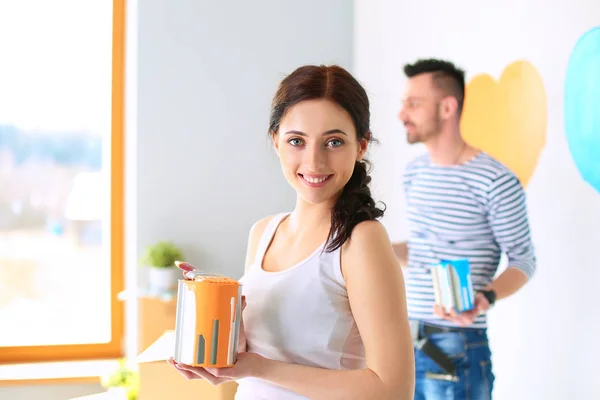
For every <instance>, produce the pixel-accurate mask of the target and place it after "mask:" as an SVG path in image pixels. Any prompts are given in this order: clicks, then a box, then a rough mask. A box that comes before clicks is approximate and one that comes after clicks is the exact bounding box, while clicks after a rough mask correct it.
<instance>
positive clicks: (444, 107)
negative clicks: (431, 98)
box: [440, 96, 458, 119]
mask: <svg viewBox="0 0 600 400" xmlns="http://www.w3.org/2000/svg"><path fill="white" fill-rule="evenodd" d="M457 113H458V100H457V99H456V97H454V96H446V97H444V98H443V99H442V101H441V102H440V116H441V117H442V118H443V119H448V118H452V117H453V116H454V115H456V114H457Z"/></svg>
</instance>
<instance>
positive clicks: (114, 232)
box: [0, 0, 125, 363]
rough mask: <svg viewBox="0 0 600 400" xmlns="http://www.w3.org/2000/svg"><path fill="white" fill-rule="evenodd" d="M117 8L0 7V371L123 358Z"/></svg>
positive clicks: (18, 3)
mask: <svg viewBox="0 0 600 400" xmlns="http://www.w3.org/2000/svg"><path fill="white" fill-rule="evenodd" d="M124 2H125V0H114V1H113V2H111V1H107V0H86V1H81V0H38V1H34V0H14V1H0V54H1V56H2V62H1V63H0V363H2V362H30V361H54V360H68V359H91V358H105V357H116V356H119V355H120V354H122V349H121V343H122V336H123V326H124V323H123V309H122V304H121V303H120V302H119V301H118V300H117V294H118V292H119V291H121V290H122V289H123V275H124V271H123V259H124V254H123V252H124V250H123V237H124V231H123V230H124V227H123V219H124V218H123V211H124V210H123V207H124V198H123V193H124V151H123V150H124V149H123V145H124V138H123V111H124V110H123V102H124V99H123V97H124V89H123V87H124V21H125V15H124V14H125V4H124Z"/></svg>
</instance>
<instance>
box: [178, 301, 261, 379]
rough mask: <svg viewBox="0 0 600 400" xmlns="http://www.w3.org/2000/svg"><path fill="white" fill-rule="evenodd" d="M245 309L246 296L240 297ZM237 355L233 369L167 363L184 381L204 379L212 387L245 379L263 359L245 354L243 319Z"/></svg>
mask: <svg viewBox="0 0 600 400" xmlns="http://www.w3.org/2000/svg"><path fill="white" fill-rule="evenodd" d="M245 308H246V296H242V312H243V311H244V309H245ZM238 349H239V352H238V355H237V361H236V363H235V364H234V366H233V367H228V368H203V367H193V366H191V365H188V364H183V363H178V362H176V361H175V360H174V359H173V357H171V358H170V359H169V360H167V362H168V363H169V364H171V365H172V366H173V367H175V369H176V370H177V371H179V373H180V374H181V375H183V376H184V377H185V378H186V379H205V380H207V381H208V382H210V383H211V384H212V385H219V384H221V383H223V382H227V381H232V380H236V379H240V378H245V377H246V376H251V375H248V374H249V373H252V371H254V370H258V368H256V367H257V366H258V365H259V359H263V357H261V356H259V355H258V354H254V353H246V351H247V344H246V331H245V330H244V318H243V317H242V320H241V321H240V336H239V339H238Z"/></svg>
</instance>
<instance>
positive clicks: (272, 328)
mask: <svg viewBox="0 0 600 400" xmlns="http://www.w3.org/2000/svg"><path fill="white" fill-rule="evenodd" d="M287 215H288V213H284V214H278V215H276V216H274V217H273V218H272V219H271V221H269V223H268V225H267V227H266V228H265V231H264V233H263V235H262V237H261V239H260V242H259V244H258V248H257V250H256V258H255V259H254V262H253V263H252V264H251V265H250V266H249V268H248V270H247V272H246V274H245V275H244V276H243V277H242V279H241V282H242V284H243V287H242V291H243V294H244V295H245V296H246V302H247V303H246V304H247V305H246V308H245V309H244V326H245V329H246V336H247V340H248V351H250V352H253V353H258V354H260V355H262V356H263V357H266V358H269V359H272V360H278V361H283V362H287V363H294V364H302V365H307V366H311V367H320V368H327V369H338V370H339V369H362V368H364V367H365V351H364V346H363V343H362V339H361V337H360V335H359V333H358V328H357V326H356V323H355V321H354V317H353V316H352V312H351V311H350V303H349V302H348V294H347V292H346V284H345V282H344V279H343V277H342V271H341V266H340V249H337V250H335V251H333V252H331V253H327V252H322V250H323V247H324V245H325V243H323V244H322V245H321V246H320V247H319V248H318V249H316V250H315V251H314V252H313V253H312V254H311V255H309V256H308V257H306V258H305V259H304V260H302V261H300V262H299V263H297V264H296V265H294V266H293V267H291V268H288V269H286V270H283V271H279V272H268V271H265V270H263V269H262V262H263V258H264V255H265V252H266V249H267V247H268V246H269V244H270V242H271V239H272V238H273V235H274V234H275V231H276V230H277V227H278V226H279V224H280V222H281V221H282V220H283V219H284V218H285V217H286V216H287ZM238 384H239V386H238V390H237V393H236V396H235V398H236V399H237V400H258V399H267V400H292V399H293V400H298V399H305V398H306V397H303V396H300V395H298V394H295V393H293V392H291V391H289V390H286V389H284V388H282V387H279V386H276V385H272V384H270V383H268V382H265V381H262V380H259V379H255V378H244V379H240V380H238Z"/></svg>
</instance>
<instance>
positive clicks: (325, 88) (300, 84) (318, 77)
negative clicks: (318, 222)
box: [269, 65, 384, 252]
mask: <svg viewBox="0 0 600 400" xmlns="http://www.w3.org/2000/svg"><path fill="white" fill-rule="evenodd" d="M315 99H327V100H330V101H332V102H333V103H336V104H337V105H338V106H340V107H342V108H343V109H344V110H345V111H346V112H347V113H348V114H349V115H350V117H351V118H352V121H353V122H354V127H355V129H356V135H357V138H358V140H359V141H361V140H367V141H373V140H374V139H373V137H372V135H371V128H370V117H371V113H370V111H369V98H368V96H367V93H366V91H365V89H364V88H363V87H362V86H361V85H360V83H359V82H358V81H357V80H356V79H355V78H354V77H353V76H352V75H351V74H350V73H348V71H346V70H345V69H343V68H341V67H339V66H337V65H333V66H323V65H321V66H316V65H306V66H303V67H300V68H298V69H296V70H295V71H294V72H292V73H291V74H290V75H288V76H287V77H286V78H285V79H284V80H283V81H282V82H281V83H280V85H279V88H278V89H277V92H276V93H275V97H274V98H273V103H272V105H271V119H270V124H269V134H275V133H277V132H278V131H279V124H280V122H281V119H282V118H283V116H284V115H285V114H286V113H287V112H288V111H289V110H290V108H292V107H293V106H294V105H296V104H298V103H300V102H301V101H305V100H315ZM368 166H370V164H369V162H368V161H367V160H363V161H357V162H356V164H355V165H354V172H353V173H352V176H351V177H350V180H349V181H348V183H347V184H346V186H344V189H343V191H342V193H341V195H340V197H339V199H338V200H337V202H336V204H335V206H334V207H333V210H332V213H331V229H330V231H329V236H328V238H327V247H326V251H329V252H331V251H334V250H335V249H337V248H339V247H341V246H342V245H343V244H344V243H345V242H346V240H348V239H349V238H350V235H351V234H352V230H353V229H354V227H355V226H356V225H358V224H359V223H360V222H362V221H369V220H376V219H378V218H381V217H382V216H383V213H384V209H380V208H377V206H376V204H375V200H373V197H372V196H371V190H370V189H369V183H370V182H371V177H370V176H369V174H368V170H367V167H368Z"/></svg>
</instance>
